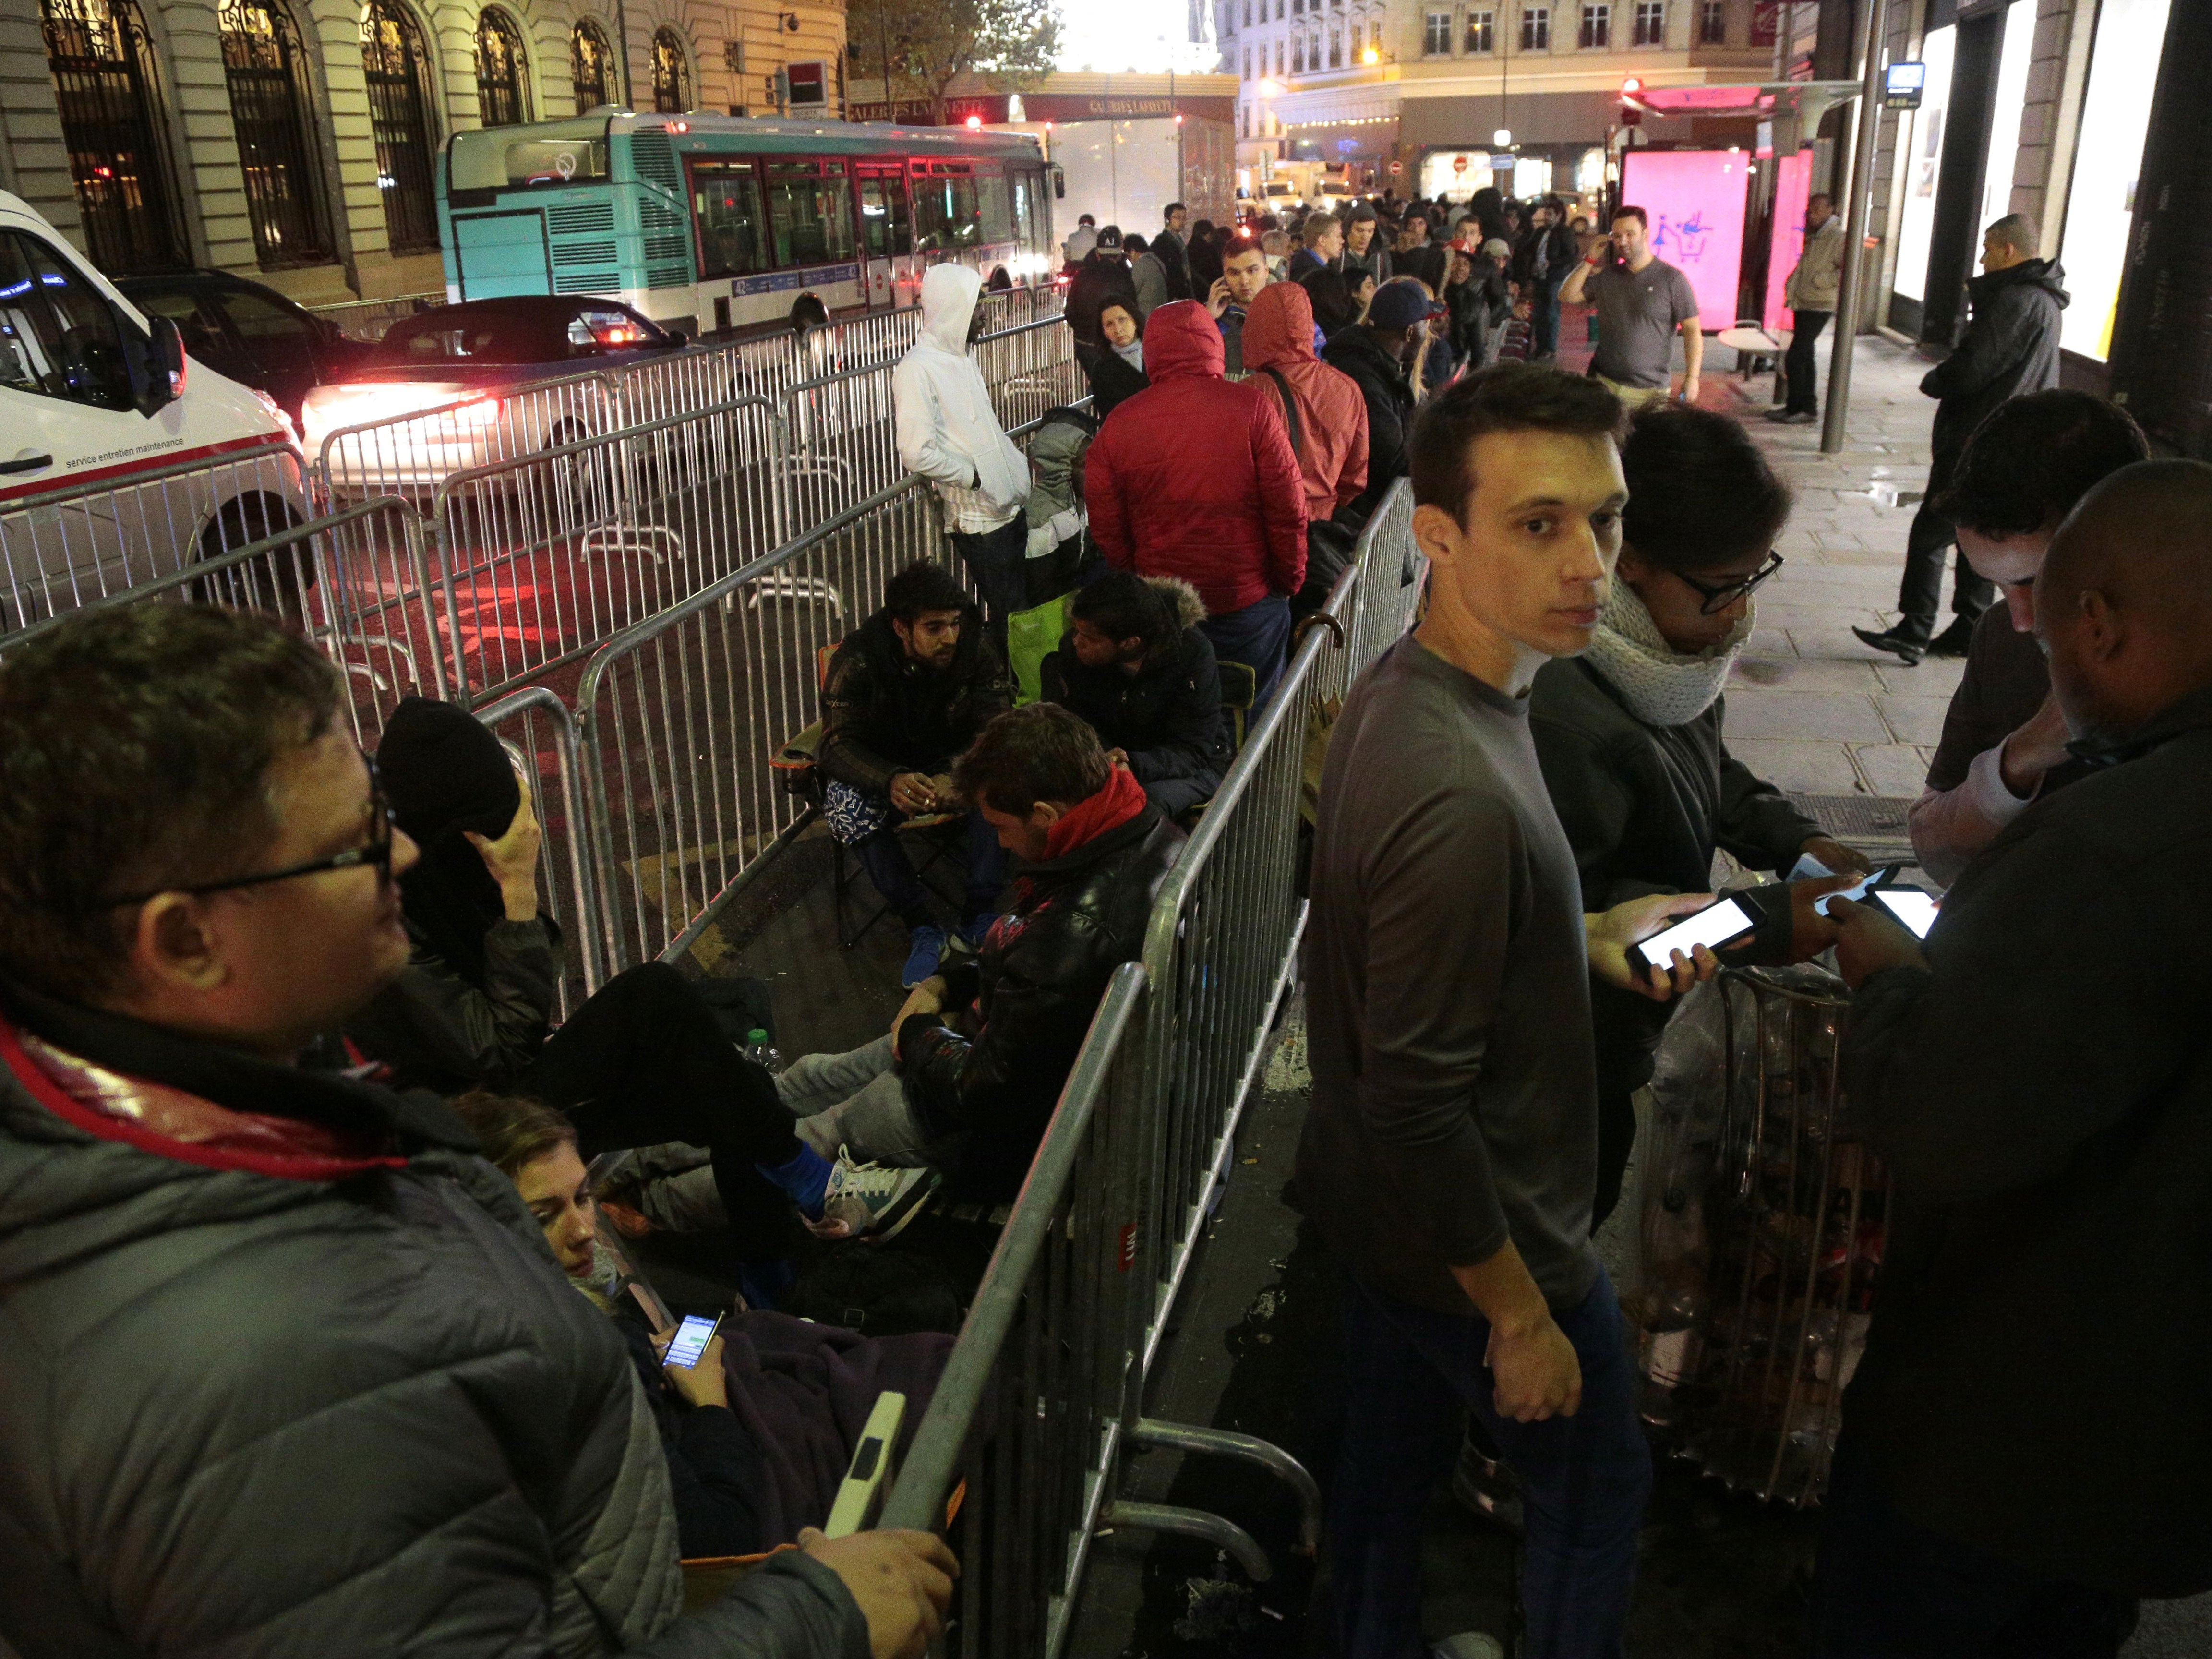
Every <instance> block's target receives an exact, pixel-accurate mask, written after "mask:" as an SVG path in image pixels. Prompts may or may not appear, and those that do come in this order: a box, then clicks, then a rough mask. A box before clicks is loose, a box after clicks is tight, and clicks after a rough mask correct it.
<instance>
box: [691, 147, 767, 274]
mask: <svg viewBox="0 0 2212 1659" xmlns="http://www.w3.org/2000/svg"><path fill="white" fill-rule="evenodd" d="M691 211H692V214H693V215H694V216H696V218H697V220H698V222H699V274H700V276H702V277H708V276H749V275H750V274H751V273H752V272H754V271H757V270H764V269H765V268H766V266H767V263H768V262H767V261H766V260H765V259H764V258H763V257H762V252H761V204H760V180H759V179H758V178H757V177H756V176H755V174H754V172H753V164H752V163H751V162H750V161H694V162H693V163H692V164H691Z"/></svg>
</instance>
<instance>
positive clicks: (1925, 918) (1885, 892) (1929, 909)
mask: <svg viewBox="0 0 2212 1659" xmlns="http://www.w3.org/2000/svg"><path fill="white" fill-rule="evenodd" d="M1874 902H1875V903H1876V904H1879V905H1880V906H1881V908H1883V909H1885V910H1887V911H1888V912H1889V914H1890V915H1893V916H1895V917H1896V918H1897V919H1898V920H1899V921H1901V922H1903V923H1904V924H1905V926H1906V927H1909V928H1911V930H1912V935H1913V937H1914V938H1915V939H1926V938H1927V937H1928V930H1929V928H1930V927H1934V926H1935V925H1936V901H1935V900H1934V899H1932V898H1929V896H1928V895H1927V894H1925V893H1923V892H1922V891H1921V890H1919V889H1918V888H1917V887H1881V888H1877V889H1875V894H1874Z"/></svg>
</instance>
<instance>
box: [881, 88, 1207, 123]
mask: <svg viewBox="0 0 2212 1659" xmlns="http://www.w3.org/2000/svg"><path fill="white" fill-rule="evenodd" d="M1012 97H1013V98H1018V99H1019V100H1020V104H1021V112H1020V113H1019V114H1018V115H1016V114H1012V113H1010V112H1009V104H1010V101H1011V99H1010V96H1009V94H1006V93H991V94H985V95H983V96H981V97H967V98H948V99H946V100H945V125H948V126H956V127H957V126H963V125H966V123H967V121H968V118H969V116H971V115H972V116H974V117H975V118H977V119H978V120H980V121H981V123H982V124H983V125H985V126H987V127H988V126H998V125H1002V124H1003V123H1005V122H1007V121H1109V120H1129V119H1133V118H1139V117H1144V116H1169V115H1182V116H1185V117H1191V118H1211V119H1213V120H1217V121H1231V120H1234V119H1236V117H1237V100H1235V99H1233V98H1186V97H1181V96H1177V97H1174V98H1170V97H1168V96H1167V95H1165V94H1161V95H1160V96H1158V97H1120V96H1101V97H1090V96H1087V95H1085V94H1073V93H1057V92H1035V93H1028V94H1012ZM847 118H848V119H849V120H854V121H905V122H911V123H915V124H917V125H927V122H928V120H929V118H930V107H929V100H927V99H926V98H902V99H900V100H898V103H897V104H896V106H893V105H890V104H887V103H884V102H881V101H878V102H874V103H854V104H851V105H849V106H848V115H847Z"/></svg>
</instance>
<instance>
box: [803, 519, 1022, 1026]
mask: <svg viewBox="0 0 2212 1659" xmlns="http://www.w3.org/2000/svg"><path fill="white" fill-rule="evenodd" d="M1012 701H1013V691H1012V686H1011V685H1010V684H1009V683H1008V681H1007V678H1006V665H1005V664H1004V663H1003V662H1001V661H1000V658H999V653H998V652H997V650H996V649H994V647H993V646H992V644H991V641H990V640H989V639H988V638H987V636H986V635H985V634H984V632H983V629H982V628H981V626H980V625H979V619H978V618H977V617H976V614H975V606H974V605H972V604H970V603H969V599H968V596H967V594H966V593H965V592H962V590H961V587H960V584H959V583H958V582H957V581H955V580H953V579H952V574H951V572H950V571H948V570H947V569H945V567H944V566H943V565H938V564H931V563H928V562H926V561H925V562H920V563H915V564H911V565H908V567H907V568H905V569H903V570H902V571H900V572H899V573H898V574H896V575H895V576H893V577H892V578H891V579H890V581H889V582H887V583H885V584H884V607H883V609H882V610H880V611H877V612H876V614H875V615H874V616H872V617H869V618H868V620H867V621H866V622H865V623H861V624H860V627H858V628H856V629H854V630H853V631H852V632H851V633H850V634H848V635H846V636H845V640H844V643H842V645H840V646H839V647H837V654H836V656H834V657H832V658H831V659H829V678H828V680H827V683H826V684H824V685H823V690H822V749H821V756H820V763H821V767H822V771H823V775H824V776H825V778H826V779H827V782H826V783H825V784H824V786H823V799H822V815H823V817H824V818H825V819H827V820H828V821H829V832H830V834H832V835H833V836H836V838H837V839H838V840H839V841H840V842H842V843H843V844H844V845H845V846H847V847H848V848H851V849H852V851H853V855H854V857H855V858H857V859H859V860H860V864H861V866H862V867H863V868H864V869H866V871H867V872H868V878H869V880H871V881H872V882H873V883H875V884H876V890H877V891H878V892H879V893H881V894H882V895H883V896H884V902H886V903H888V904H890V907H891V908H892V909H894V910H896V912H897V913H898V917H899V920H900V921H902V922H904V923H905V924H906V928H907V937H908V943H909V945H910V947H911V949H910V951H909V953H908V957H907V963H906V974H905V983H906V984H907V985H908V986H909V987H911V986H915V985H919V984H920V983H921V981H923V980H925V979H927V978H928V977H929V976H930V975H932V974H933V973H935V972H936V971H937V964H938V963H939V960H940V959H942V957H944V955H945V944H946V939H945V929H944V928H943V927H939V925H938V923H937V921H935V919H934V912H933V908H932V907H931V902H930V896H929V890H928V888H927V886H925V885H924V884H923V882H922V879H921V876H920V875H919V874H917V873H916V872H915V867H914V860H912V859H910V858H908V856H907V852H906V848H904V847H903V846H902V845H901V844H900V842H899V837H898V823H899V821H900V819H902V818H911V817H929V816H933V815H935V814H939V813H948V812H956V811H957V812H965V813H967V815H968V818H969V824H968V831H969V834H968V890H967V895H966V898H965V902H963V906H962V914H961V916H960V932H961V936H962V938H963V939H964V940H965V941H966V942H967V943H968V944H969V945H970V946H971V947H972V946H973V945H975V941H976V940H978V939H981V937H982V934H983V930H984V928H985V927H988V926H989V924H990V913H991V906H992V904H993V902H994V901H995V900H996V899H997V897H998V896H999V889H1000V886H1001V885H1003V884H1004V883H1005V880H1006V859H1005V856H1004V854H1001V853H1000V850H999V843H998V839H997V837H996V836H994V835H992V833H991V831H990V829H989V826H988V825H987V824H986V823H984V822H983V820H982V819H981V817H978V816H976V815H975V811H973V805H972V803H969V802H966V801H963V799H961V798H960V796H959V793H958V792H957V790H955V789H954V788H953V787H952V778H951V766H952V760H953V757H955V756H956V755H957V754H959V752H960V751H961V750H963V749H965V748H966V747H967V746H968V745H969V744H970V743H972V742H973V741H975V734H976V733H977V732H981V730H982V729H983V727H984V726H986V725H987V724H988V723H989V721H990V720H991V717H992V716H993V715H994V714H998V713H1000V711H1001V710H1003V709H1005V708H1007V707H1009V706H1010V705H1011V704H1012Z"/></svg>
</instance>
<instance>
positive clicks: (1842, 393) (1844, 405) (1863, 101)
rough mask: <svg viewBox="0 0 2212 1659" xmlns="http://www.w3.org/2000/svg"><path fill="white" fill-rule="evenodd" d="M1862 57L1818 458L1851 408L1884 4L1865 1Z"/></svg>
mask: <svg viewBox="0 0 2212 1659" xmlns="http://www.w3.org/2000/svg"><path fill="white" fill-rule="evenodd" d="M1865 5H1866V36H1865V38H1864V39H1863V40H1861V41H1860V42H1859V50H1860V51H1861V52H1864V53H1865V54H1866V56H1865V59H1864V62H1863V65H1862V68H1863V74H1862V76H1861V78H1860V82H1859V108H1858V127H1857V139H1858V142H1857V143H1856V144H1854V145H1853V146H1852V147H1851V187H1850V190H1849V191H1847V192H1846V194H1847V195H1848V197H1850V200H1849V202H1848V204H1847V209H1846V211H1845V213H1844V280H1843V283H1842V286H1841V289H1840V290H1839V291H1838V294H1837V295H1836V337H1835V339H1834V341H1833V342H1832V343H1831V344H1830V346H1829V349H1828V403H1827V408H1826V410H1825V411H1824V413H1823V416H1822V419H1821V422H1820V453H1822V454H1823V455H1833V454H1835V453H1838V451H1840V450H1841V449H1842V448H1843V447H1844V420H1845V419H1846V418H1847V417H1848V416H1849V415H1850V406H1851V349H1852V346H1853V343H1854V341H1855V338H1856V337H1857V333H1858V325H1859V311H1860V308H1861V301H1860V295H1862V294H1863V292H1864V291H1865V284H1866V263H1867V261H1866V230H1867V221H1868V219H1869V217H1870V216H1871V215H1872V213H1873V211H1874V151H1875V140H1876V139H1877V138H1878V137H1880V136H1881V36H1882V27H1883V25H1884V24H1885V23H1886V22H1887V21H1888V14H1889V5H1888V0H1865Z"/></svg>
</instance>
